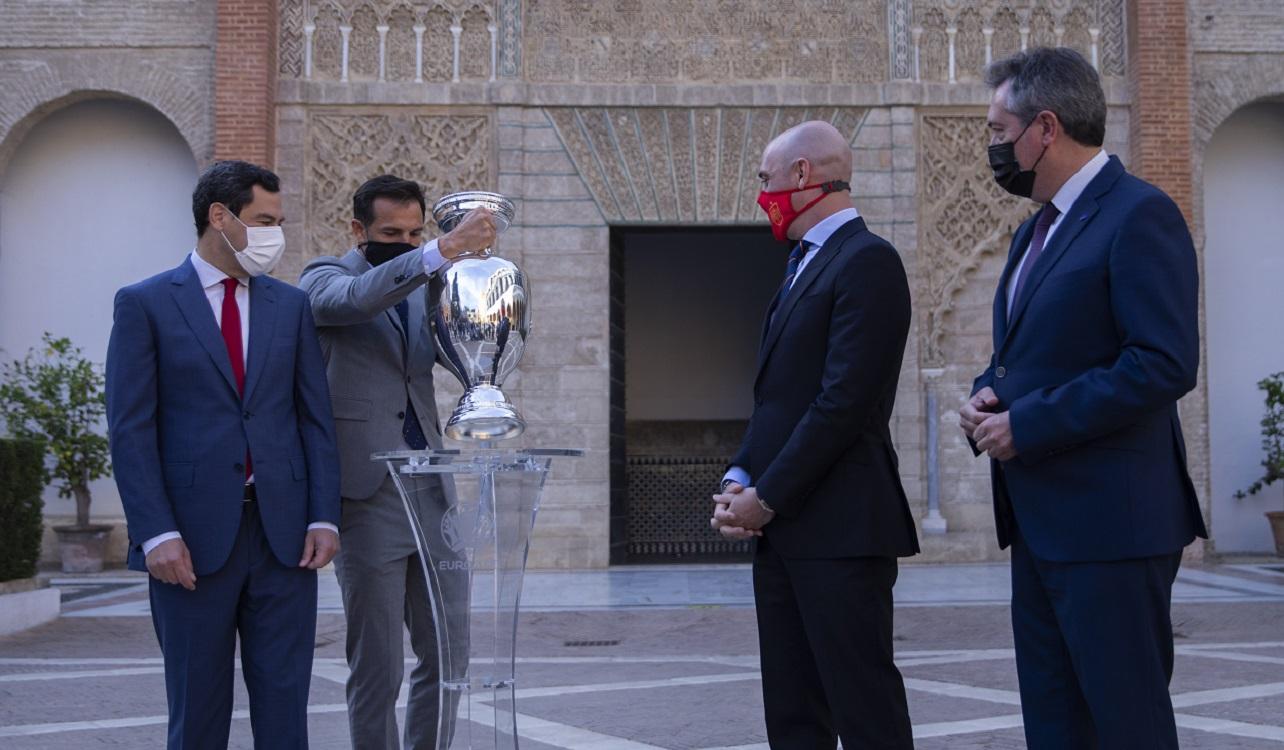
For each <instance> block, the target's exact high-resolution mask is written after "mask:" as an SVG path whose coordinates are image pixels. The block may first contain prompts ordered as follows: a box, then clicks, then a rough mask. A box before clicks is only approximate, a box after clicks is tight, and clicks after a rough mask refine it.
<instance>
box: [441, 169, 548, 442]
mask: <svg viewBox="0 0 1284 750" xmlns="http://www.w3.org/2000/svg"><path fill="white" fill-rule="evenodd" d="M474 208H485V209H488V210H490V212H491V214H492V215H494V217H495V229H496V231H497V232H503V231H504V230H505V229H507V228H508V226H509V224H511V223H512V221H513V214H514V213H515V209H514V207H513V202H512V201H510V200H509V199H507V198H505V197H504V196H502V195H500V194H498V193H487V192H481V191H470V192H464V193H451V194H450V195H447V196H446V197H445V198H442V199H441V200H439V201H437V204H436V205H434V206H433V207H432V218H433V220H434V221H436V222H437V226H439V227H441V230H442V231H443V232H449V231H450V230H452V229H454V228H455V225H456V224H458V223H459V222H460V220H461V219H463V218H464V215H465V214H467V213H468V212H469V211H471V210H473V209H474ZM441 280H442V284H443V285H442V288H441V295H440V297H439V298H438V301H437V305H436V308H435V309H434V308H433V307H432V305H431V302H430V303H429V309H430V310H433V324H434V325H433V328H434V333H435V336H436V341H437V349H438V351H439V352H441V357H439V358H438V359H439V361H441V362H443V364H445V366H446V368H447V369H449V370H450V371H451V372H452V373H454V375H455V377H456V378H458V379H459V382H460V383H462V384H463V386H464V395H463V397H461V398H460V399H459V406H457V407H456V408H455V412H454V414H451V415H450V420H449V421H448V422H446V429H445V433H446V437H449V438H451V439H452V440H470V441H484V440H505V439H508V438H514V437H517V436H518V435H520V434H522V431H523V430H525V429H526V422H525V421H524V420H523V419H522V417H521V415H520V414H518V413H517V409H516V408H515V407H514V406H513V404H512V403H511V402H510V401H509V400H508V397H507V396H505V395H504V392H503V391H501V390H500V386H501V385H503V383H504V379H505V378H507V377H508V375H509V374H511V373H512V372H513V370H516V369H517V363H518V361H519V360H521V358H522V352H523V351H524V350H525V349H526V335H527V333H528V332H529V330H530V305H529V298H528V291H527V289H526V276H525V275H524V274H523V273H522V271H521V269H520V268H518V267H517V266H516V265H515V264H514V263H511V262H509V261H507V260H504V259H503V258H500V257H497V256H495V255H492V254H491V250H490V248H487V249H485V250H483V251H482V252H480V253H469V254H467V255H463V256H459V257H457V258H456V259H455V260H454V262H452V263H451V264H449V266H448V267H447V268H446V270H445V271H444V272H443V273H442V275H441Z"/></svg>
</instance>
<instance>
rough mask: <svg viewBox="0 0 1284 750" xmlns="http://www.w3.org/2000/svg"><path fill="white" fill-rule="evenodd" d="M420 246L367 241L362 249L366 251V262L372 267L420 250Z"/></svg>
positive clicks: (405, 243)
mask: <svg viewBox="0 0 1284 750" xmlns="http://www.w3.org/2000/svg"><path fill="white" fill-rule="evenodd" d="M418 247H419V246H418V245H412V244H410V243H409V242H375V241H374V240H366V241H365V243H364V244H363V247H362V249H363V250H365V253H366V260H367V261H369V262H370V265H372V266H376V267H377V266H381V265H383V264H384V263H387V262H388V261H390V260H392V259H393V258H396V257H398V256H401V255H405V254H406V253H408V252H410V251H411V250H415V249H418Z"/></svg>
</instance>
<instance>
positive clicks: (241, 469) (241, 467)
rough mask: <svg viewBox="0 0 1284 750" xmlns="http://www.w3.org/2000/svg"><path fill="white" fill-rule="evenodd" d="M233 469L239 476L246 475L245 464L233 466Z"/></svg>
mask: <svg viewBox="0 0 1284 750" xmlns="http://www.w3.org/2000/svg"><path fill="white" fill-rule="evenodd" d="M232 469H233V470H234V471H235V472H236V473H237V474H244V473H245V464H232Z"/></svg>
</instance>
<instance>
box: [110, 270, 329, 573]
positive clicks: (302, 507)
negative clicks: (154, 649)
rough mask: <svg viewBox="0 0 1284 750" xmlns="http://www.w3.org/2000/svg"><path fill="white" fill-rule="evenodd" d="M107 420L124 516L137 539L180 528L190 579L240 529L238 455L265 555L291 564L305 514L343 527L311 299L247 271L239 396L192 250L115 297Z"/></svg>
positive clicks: (217, 561)
mask: <svg viewBox="0 0 1284 750" xmlns="http://www.w3.org/2000/svg"><path fill="white" fill-rule="evenodd" d="M107 423H108V427H109V429H110V437H111V453H112V462H113V464H114V473H115V476H116V485H117V486H118V487H119V488H120V497H121V502H122V504H123V505H124V506H125V517H126V519H127V521H128V524H129V539H130V552H129V566H130V567H131V568H133V569H134V570H146V569H147V568H146V565H145V563H144V559H143V555H142V549H141V547H140V545H141V544H142V543H143V542H145V541H147V540H148V539H151V538H152V537H154V536H157V535H158V534H162V533H165V532H168V531H175V530H177V531H178V532H180V533H181V534H182V536H183V541H184V543H186V545H187V547H188V550H189V551H190V552H191V555H192V564H193V566H194V567H195V572H196V575H197V576H201V575H208V574H210V573H213V572H214V571H216V570H218V569H219V568H221V567H222V566H223V563H224V562H226V561H227V557H228V554H229V553H230V552H231V549H232V544H233V542H234V541H235V540H236V533H237V529H238V528H239V526H240V521H241V513H242V505H241V498H242V497H243V496H244V494H245V491H244V489H243V485H244V484H245V465H244V462H245V453H246V449H247V448H248V449H249V452H250V455H251V457H252V458H253V461H254V479H255V482H256V484H257V486H258V496H259V514H260V516H261V518H262V521H263V530H264V533H265V535H266V536H267V540H268V543H269V545H270V546H271V548H272V551H273V553H274V554H275V555H276V557H277V559H278V560H279V561H280V562H281V564H282V565H285V566H287V567H290V568H294V567H296V566H297V565H298V564H299V558H300V557H302V556H303V540H304V537H305V536H306V535H307V526H308V524H310V523H315V522H318V521H324V522H327V523H333V524H335V525H338V523H339V473H338V462H339V457H338V451H337V450H336V448H335V440H334V421H333V419H332V418H331V416H330V394H329V393H328V391H327V389H326V381H325V365H324V363H323V362H322V361H321V347H320V345H319V344H318V343H317V335H316V329H315V328H314V327H313V324H312V313H311V311H310V310H309V308H308V300H307V297H306V296H305V295H304V294H303V292H301V291H299V290H298V289H295V288H294V287H292V286H290V285H288V284H285V283H282V282H280V281H277V280H276V279H272V278H269V277H266V276H260V277H258V278H254V279H251V280H250V341H249V351H248V352H247V355H246V370H245V397H244V398H242V397H241V396H240V395H239V394H238V393H237V388H236V381H235V379H234V378H233V376H232V366H231V361H230V360H229V359H228V356H227V347H226V345H225V344H224V343H223V337H222V335H221V334H220V333H219V328H218V325H217V323H216V322H215V318H214V315H213V312H212V311H211V310H210V303H209V300H208V299H207V298H206V296H205V290H204V289H202V288H201V283H200V279H199V278H198V277H197V275H196V269H195V268H194V267H193V266H192V263H191V260H184V261H183V264H182V265H180V266H179V267H178V268H175V269H174V270H172V271H166V272H164V273H161V274H158V275H156V276H153V277H151V278H150V279H146V280H145V281H140V282H138V283H137V284H134V285H132V286H127V287H125V288H123V289H121V290H120V291H119V292H117V293H116V309H115V322H114V324H113V326H112V331H111V343H110V344H109V346H108V349H107Z"/></svg>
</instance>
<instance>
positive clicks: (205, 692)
mask: <svg viewBox="0 0 1284 750" xmlns="http://www.w3.org/2000/svg"><path fill="white" fill-rule="evenodd" d="M244 506H245V507H244V510H243V511H242V513H241V524H240V528H239V529H238V531H237V536H236V542H235V544H234V546H233V547H232V553H231V555H230V556H229V557H228V560H227V563H226V564H225V565H224V566H223V567H222V568H220V569H219V570H217V571H216V572H214V573H211V574H209V575H204V576H199V577H198V578H197V580H196V590H195V591H188V590H187V589H185V588H183V587H182V586H177V585H172V584H167V583H162V582H161V581H159V580H157V579H155V578H152V579H150V580H151V605H152V623H153V624H154V625H155V627H156V637H157V638H158V639H159V641H160V646H161V652H162V653H163V654H164V656H165V687H166V692H167V693H168V696H169V745H168V747H169V750H204V749H205V748H210V749H211V750H224V748H226V747H227V741H228V731H229V728H230V724H231V720H232V680H233V676H234V674H233V673H234V670H233V659H234V658H235V651H236V639H237V636H238V634H239V636H240V639H241V668H242V671H243V672H244V677H245V686H246V688H247V689H248V691H249V694H250V726H251V729H252V730H253V732H254V747H255V748H261V749H263V750H267V749H268V748H271V750H296V749H297V750H303V749H305V748H307V746H308V713H307V711H308V687H309V685H310V683H311V679H312V651H313V648H314V646H315V636H316V611H317V574H316V571H315V570H309V569H307V568H299V567H286V566H285V565H282V564H281V562H280V561H279V560H277V558H276V556H275V555H274V554H273V553H272V550H271V548H270V547H269V546H268V541H267V538H266V537H265V536H264V534H263V525H262V523H261V522H260V520H259V510H258V503H257V502H250V503H245V504H244Z"/></svg>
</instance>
